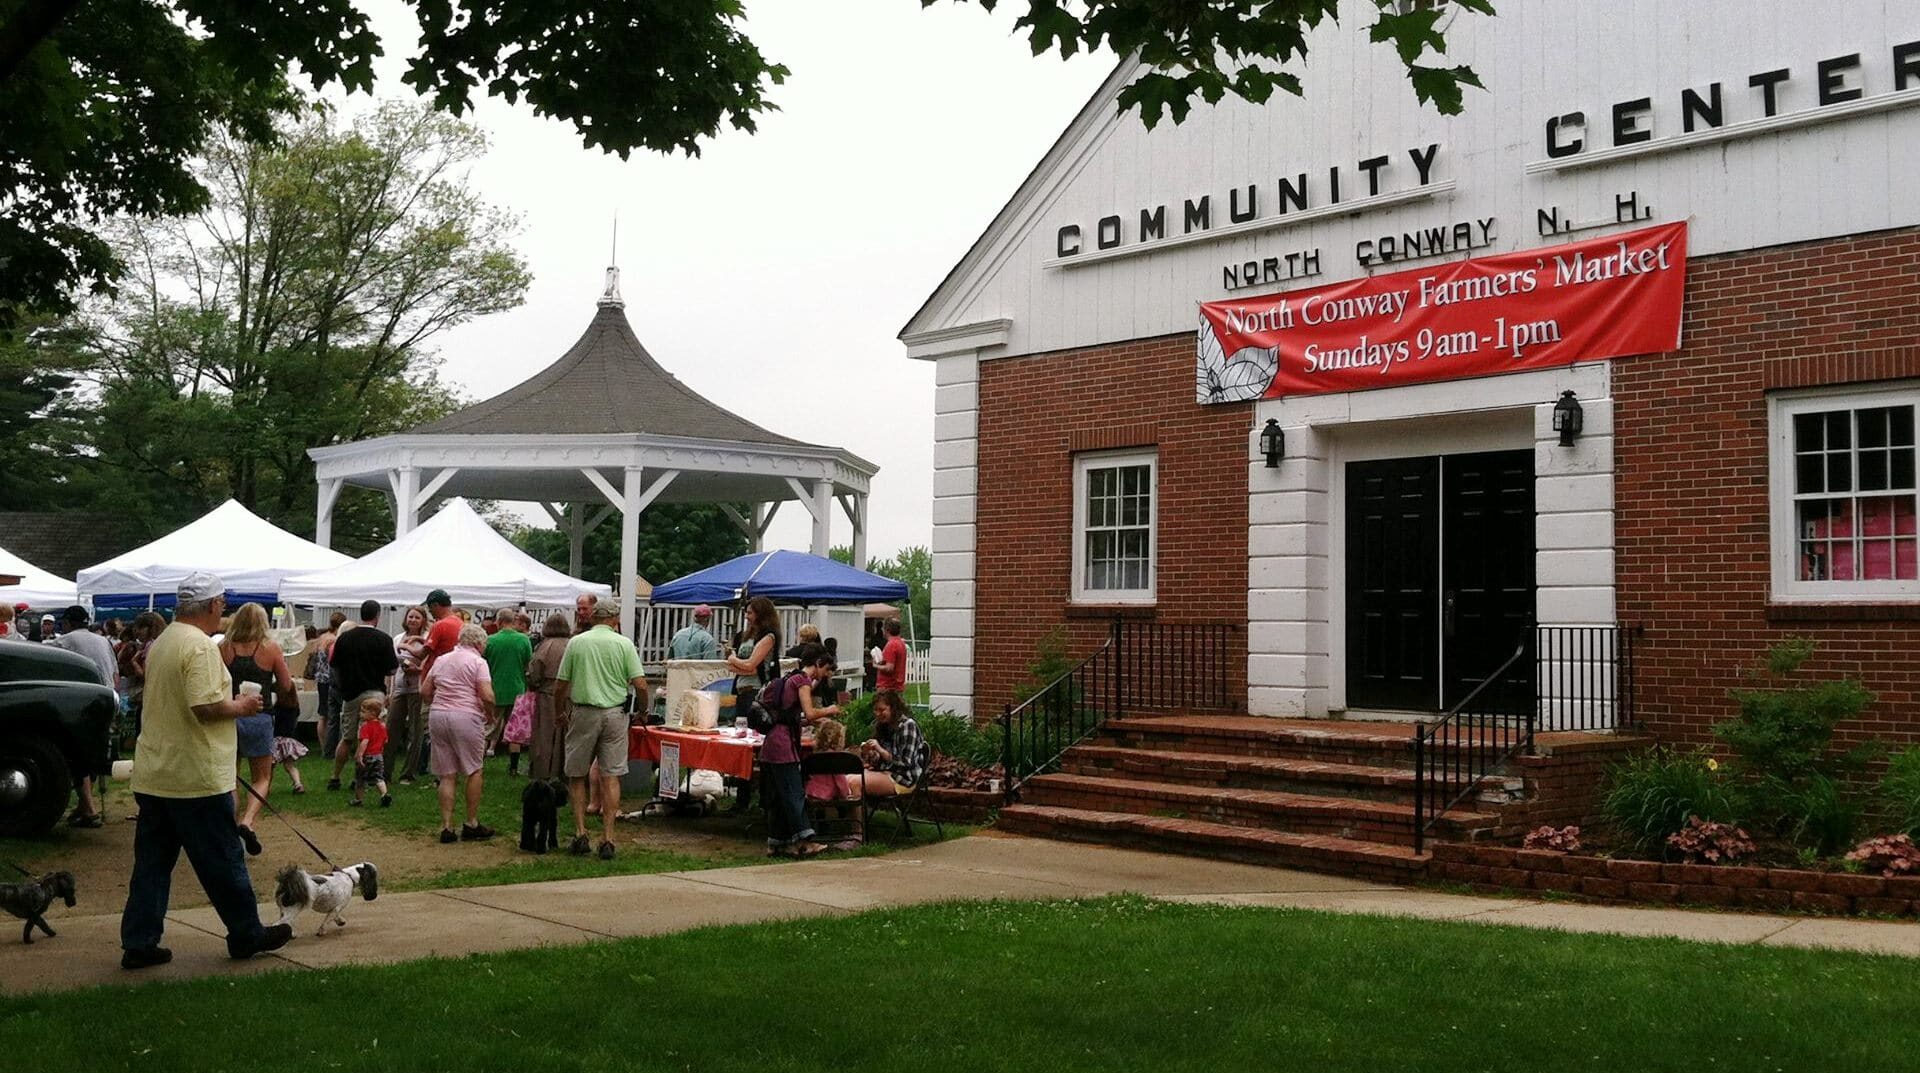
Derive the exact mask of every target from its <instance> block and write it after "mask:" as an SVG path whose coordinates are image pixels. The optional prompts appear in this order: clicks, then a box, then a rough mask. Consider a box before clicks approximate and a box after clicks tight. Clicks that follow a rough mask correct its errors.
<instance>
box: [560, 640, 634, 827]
mask: <svg viewBox="0 0 1920 1073" xmlns="http://www.w3.org/2000/svg"><path fill="white" fill-rule="evenodd" d="M592 615H593V628H592V629H590V630H588V631H587V632H585V633H582V634H579V635H578V636H576V637H574V638H573V640H571V641H568V642H567V652H566V655H564V656H561V657H560V671H559V673H558V674H556V675H554V678H555V679H556V681H555V685H554V689H553V703H554V708H555V710H556V711H558V712H559V713H560V716H559V723H560V726H561V728H562V731H563V732H564V734H565V736H566V760H565V761H564V763H563V765H562V770H563V771H565V772H566V775H567V782H568V783H569V784H571V788H572V793H571V795H570V796H571V799H572V801H573V846H572V852H573V853H574V854H575V855H576V856H585V855H586V854H587V852H588V839H587V799H588V795H587V775H588V773H589V772H590V771H592V770H593V763H594V761H595V760H598V761H599V762H600V796H599V800H600V823H601V825H602V827H603V828H604V832H605V837H604V838H602V839H601V841H600V859H601V860H603V861H610V860H612V859H613V821H614V818H615V817H617V816H618V815H619V814H620V776H622V775H625V774H626V773H627V692H628V690H633V691H636V692H638V693H639V694H640V696H642V697H645V696H647V676H646V672H645V671H644V670H642V669H641V666H640V653H639V652H638V651H637V650H635V649H634V647H633V642H632V641H629V640H627V639H626V638H625V637H622V636H621V635H620V632H619V631H618V630H616V629H614V628H613V623H614V621H615V620H617V619H618V618H619V617H620V609H619V608H618V607H615V606H614V605H613V604H610V603H608V604H600V605H597V606H595V607H594V608H593V609H592Z"/></svg>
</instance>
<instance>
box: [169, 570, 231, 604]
mask: <svg viewBox="0 0 1920 1073" xmlns="http://www.w3.org/2000/svg"><path fill="white" fill-rule="evenodd" d="M226 591H227V584H226V582H224V581H221V580H220V578H219V575H217V574H209V573H207V572H206V571H205V570H196V571H194V572H193V573H191V574H188V575H187V576H186V577H184V578H181V579H180V587H179V588H177V589H175V590H174V593H173V595H174V597H175V598H176V599H179V600H185V601H189V602H193V603H198V602H200V601H202V600H211V599H213V598H214V597H216V596H220V595H223V594H224V593H225V592H226Z"/></svg>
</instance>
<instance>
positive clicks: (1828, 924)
mask: <svg viewBox="0 0 1920 1073" xmlns="http://www.w3.org/2000/svg"><path fill="white" fill-rule="evenodd" d="M185 881H186V882H191V879H190V878H188V879H186V880H185ZM1122 892H1132V893H1139V894H1146V895H1152V896H1155V897H1161V898H1165V899H1168V900H1170V901H1182V902H1206V903H1213V904H1220V905H1243V906H1281V907H1292V908H1301V909H1320V910H1328V911H1332V912H1341V913H1373V914H1381V915H1397V916H1413V917H1422V918H1428V919H1435V920H1460V921H1471V922H1475V923H1487V924H1510V925H1519V926H1522V927H1533V928H1559V929H1563V930H1567V931H1579V932H1602V933H1607V934H1613V935H1639V936H1674V937H1678V938H1683V939H1695V940H1700V941H1705V942H1718V943H1759V944H1764V945H1768V946H1814V947H1829V948H1834V949H1841V950H1854V951H1863V952H1874V953H1889V954H1900V955H1905V956H1910V957H1920V923H1910V924H1902V923H1886V922H1877V921H1860V920H1839V919H1823V918H1813V917H1785V916H1764V915H1753V914H1742V913H1717V912H1685V911H1680V910H1666V909H1632V908H1617V907H1611V906H1595V905H1579V904H1572V903H1565V902H1538V901H1530V900H1525V899H1514V898H1485V897H1467V896H1462V895H1455V894H1442V893H1438V892H1435V891H1427V890H1414V889H1407V888H1403V887H1389V886H1382V885H1380V884H1376V883H1366V882H1362V881H1359V880H1350V879H1341V878H1338V877H1335V876H1323V875H1317V874H1314V873H1308V872H1290V871H1285V870H1282V869H1274V868H1256V867H1252V866H1248V865H1239V864H1229V863H1225V862H1219V861H1208V860H1201V859H1197V858H1190V857H1171V856H1161V855H1159V854H1152V853H1137V852H1133V851H1130V850H1117V849H1107V848H1103V847H1098V846H1084V845H1075V844H1071V843H1062V842H1048V841H1040V840H1034V839H1025V838H1017V837H1010V836H998V835H993V834H981V835H975V836H973V837H970V838H964V839H958V840H955V841H952V842H945V843H941V844H939V845H934V846H928V847H926V848H925V849H908V850H904V851H902V852H900V853H896V854H893V855H891V856H886V857H866V858H857V859H851V860H817V861H805V862H800V863H786V864H775V865H766V866H756V867H749V868H720V869H712V870H708V871H698V872H673V873H667V874H662V875H647V876H611V877H608V878H605V879H580V880H567V881H563V882H555V883H528V884H521V885H518V886H510V887H476V888H468V889H460V890H445V891H421V892H415V893H396V894H383V895H381V896H380V897H379V898H378V899H376V900H374V901H372V902H355V903H354V905H353V908H352V909H350V910H348V912H347V921H348V924H349V926H348V927H347V928H346V929H345V930H343V931H338V932H336V931H334V930H333V929H329V930H328V933H327V934H326V935H325V936H324V937H320V938H315V937H314V936H313V935H312V934H311V932H312V929H313V928H314V927H317V926H318V921H317V919H316V918H314V917H312V916H311V915H309V916H307V917H305V918H303V920H302V922H301V923H302V926H303V929H304V930H305V932H306V934H302V935H299V936H296V937H295V939H294V941H293V942H292V943H291V944H289V945H288V946H287V947H286V948H285V949H283V950H281V951H280V952H279V953H277V954H274V955H270V956H266V957H260V958H255V959H253V960H251V961H245V962H233V961H229V960H228V959H227V957H226V944H225V941H224V939H223V938H222V936H223V935H224V931H223V929H222V928H221V927H220V922H219V919H218V918H217V917H216V916H215V915H214V913H213V910H212V909H206V908H202V909H187V910H181V911H178V912H175V913H173V914H171V915H170V916H169V919H168V926H167V938H166V945H167V946H169V947H170V948H172V950H173V953H174V960H173V963H172V964H171V965H167V966H163V967H160V968H155V969H147V970H143V971H141V972H138V973H132V972H127V971H124V970H122V969H121V968H120V967H119V959H120V950H119V934H120V931H119V929H120V918H119V916H118V915H117V914H114V915H104V916H81V915H61V914H62V913H63V912H64V911H63V910H60V909H57V908H56V909H55V911H54V915H51V916H50V917H49V918H48V920H49V922H50V923H51V924H52V925H53V926H54V928H55V929H56V930H57V931H58V932H59V933H60V934H59V936H58V937H57V938H54V939H46V938H44V937H43V938H41V939H39V940H38V941H36V942H35V943H34V944H33V945H32V946H25V945H22V944H20V943H18V942H16V941H8V940H7V939H6V938H5V937H4V935H5V934H8V933H0V992H6V993H18V992H24V991H35V990H51V989H65V988H74V987H84V986H88V985H92V984H114V983H122V984H124V983H134V982H140V983H145V982H148V981H152V980H180V979H186V978H188V977H192V976H237V975H244V974H250V973H257V972H272V971H276V970H287V969H327V968H332V967H334V966H338V965H346V964H356V963H358V964H370V963H371V964H378V963H386V962H395V961H405V960H409V959H413V958H425V957H456V956H460V955H464V954H472V953H479V952H483V951H491V950H514V949H521V948H525V947H536V946H562V945H567V944H571V943H584V942H592V941H595V940H600V939H610V938H619V937H625V936H633V935H659V934H663V933H666V932H675V931H682V930H685V929H688V928H697V927H703V926H706V925H712V924H744V923H752V922H756V921H763V920H775V919H782V918H792V917H806V916H828V915H835V914H842V913H854V912H859V911H861V910H865V909H877V908H881V907H884V906H899V905H913V904H917V903H922V902H934V901H946V900H950V899H956V898H965V899H989V898H1065V897H1082V896H1093V895H1103V894H1117V893H1122Z"/></svg>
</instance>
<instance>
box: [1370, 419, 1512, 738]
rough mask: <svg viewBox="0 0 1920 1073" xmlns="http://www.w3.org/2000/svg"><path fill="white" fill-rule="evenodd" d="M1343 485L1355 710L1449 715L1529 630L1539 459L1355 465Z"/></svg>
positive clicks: (1498, 454) (1494, 455)
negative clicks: (1535, 465)
mask: <svg viewBox="0 0 1920 1073" xmlns="http://www.w3.org/2000/svg"><path fill="white" fill-rule="evenodd" d="M1346 476H1347V492H1346V496H1347V505H1346V527H1347V531H1346V544H1347V547H1346V551H1347V577H1346V586H1347V707H1348V708H1350V709H1351V708H1366V709H1388V710H1401V711H1440V710H1443V709H1445V708H1446V707H1447V706H1449V705H1451V704H1454V703H1456V702H1458V701H1459V700H1460V699H1461V698H1463V697H1465V696H1466V695H1467V694H1468V693H1469V692H1471V691H1472V690H1473V688H1474V687H1475V686H1476V685H1478V684H1479V683H1480V681H1481V680H1482V679H1483V678H1484V677H1485V676H1486V675H1488V674H1490V673H1491V672H1493V671H1494V670H1495V669H1497V668H1498V667H1499V666H1500V665H1501V664H1502V663H1504V662H1505V661H1506V659H1507V657H1509V656H1511V655H1512V654H1513V650H1514V646H1515V644H1516V643H1517V642H1519V641H1521V640H1522V639H1523V638H1524V637H1525V636H1526V633H1527V627H1528V624H1529V623H1530V622H1531V621H1532V617H1533V606H1534V591H1533V453H1532V452H1531V451H1491V452H1486V453H1482V454H1465V455H1442V456H1432V455H1429V456H1426V457H1420V458H1392V459H1384V460H1380V461H1373V462H1350V463H1348V464H1347V474H1346ZM1530 670H1531V669H1530V668H1528V671H1529V672H1530Z"/></svg>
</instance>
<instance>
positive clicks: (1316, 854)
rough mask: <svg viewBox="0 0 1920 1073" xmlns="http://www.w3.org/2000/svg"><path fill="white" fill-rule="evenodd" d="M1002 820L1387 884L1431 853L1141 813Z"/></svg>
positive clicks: (1026, 811) (1061, 835)
mask: <svg viewBox="0 0 1920 1073" xmlns="http://www.w3.org/2000/svg"><path fill="white" fill-rule="evenodd" d="M999 826H1000V829H1001V830H1004V831H1010V832H1014V833H1017V834H1027V835H1036V836H1039V837H1043V838H1058V839H1064V840H1067V841H1072V842H1096V843H1100V844H1103V845H1110V846H1122V847H1126V848H1130V849H1145V850H1153V851H1157V852H1163V853H1182V854H1187V855H1189V856H1200V857H1213V858H1219V859H1223V860H1232V861H1240V862H1242V863H1245V864H1257V865H1266V866H1269V867H1275V868H1303V869H1311V870H1314V871H1321V872H1335V873H1338V874H1340V875H1351V876H1358V877H1361V878H1364V879H1375V880H1381V881H1384V882H1389V883H1406V882H1411V881H1413V880H1416V879H1419V878H1420V877H1421V876H1422V875H1423V874H1424V872H1425V869H1426V865H1427V855H1426V854H1420V855H1415V854H1414V852H1413V851H1412V850H1411V849H1409V848H1407V847H1405V846H1389V845H1382V844H1380V843H1378V842H1367V841H1361V840H1357V839H1350V838H1336V837H1331V836H1327V835H1306V834H1296V833H1292V832H1287V831H1269V830H1264V829H1261V828H1254V827H1234V826H1230V825H1227V824H1219V823H1209V822H1206V821H1204V820H1190V819H1175V818H1171V817H1163V816H1143V815H1139V814H1137V813H1126V812H1104V811H1098V810H1093V809H1075V808H1060V807H1053V806H1046V805H1028V804H1021V805H1010V806H1008V807H1006V808H1004V809H1001V810H1000V821H999Z"/></svg>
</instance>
